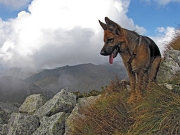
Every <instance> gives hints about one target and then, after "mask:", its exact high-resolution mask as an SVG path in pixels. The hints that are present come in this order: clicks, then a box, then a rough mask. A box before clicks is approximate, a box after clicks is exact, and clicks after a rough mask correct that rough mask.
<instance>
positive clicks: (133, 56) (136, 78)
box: [99, 17, 161, 103]
mask: <svg viewBox="0 0 180 135" xmlns="http://www.w3.org/2000/svg"><path fill="white" fill-rule="evenodd" d="M105 22H106V24H105V23H102V22H101V21H99V23H100V25H101V27H102V28H103V30H104V46H103V48H102V50H101V52H100V54H101V55H105V56H107V55H113V57H114V58H115V57H116V56H117V54H118V53H120V55H121V57H122V59H123V62H124V65H125V67H126V69H127V71H128V75H129V81H130V85H131V95H130V99H129V101H128V102H129V103H133V102H135V101H136V100H139V99H140V98H142V94H143V92H142V90H144V88H145V87H146V86H147V85H149V84H150V83H151V82H152V81H155V80H156V74H157V71H158V68H159V65H160V62H161V54H160V51H159V48H158V46H157V45H156V44H155V42H154V41H153V40H152V39H150V38H149V37H146V36H141V35H139V34H137V33H136V32H134V31H130V30H127V29H124V28H122V27H121V26H120V25H118V24H117V23H115V22H113V21H112V20H110V19H109V18H108V17H105ZM145 78H148V80H147V79H145ZM146 82H147V83H146ZM136 83H137V85H136Z"/></svg>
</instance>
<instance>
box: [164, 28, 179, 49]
mask: <svg viewBox="0 0 180 135" xmlns="http://www.w3.org/2000/svg"><path fill="white" fill-rule="evenodd" d="M167 49H173V50H180V28H178V29H177V30H176V35H175V36H174V38H173V39H172V41H171V42H170V43H168V45H167Z"/></svg>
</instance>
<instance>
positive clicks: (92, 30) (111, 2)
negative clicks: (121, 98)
mask: <svg viewBox="0 0 180 135" xmlns="http://www.w3.org/2000/svg"><path fill="white" fill-rule="evenodd" d="M179 13H180V0H0V35H1V36H0V64H1V65H3V66H4V67H22V68H27V67H30V68H38V69H39V68H54V67H58V66H64V65H76V64H81V63H93V64H100V63H105V62H107V61H108V58H107V57H102V56H101V55H100V54H99V52H100V50H101V48H102V46H103V30H102V28H101V27H100V25H99V23H98V20H99V19H100V20H101V21H104V17H105V16H108V17H109V18H110V19H112V20H113V21H115V22H117V23H118V24H120V25H121V26H122V27H124V28H126V29H129V30H136V31H137V32H138V33H139V34H142V35H146V36H150V38H152V39H153V40H154V41H155V42H156V44H157V45H158V46H159V48H160V50H161V52H162V53H163V49H164V48H165V43H167V42H169V41H170V40H171V39H172V37H173V35H174V33H175V29H176V28H177V27H178V25H180V15H179ZM116 59H117V60H119V59H120V58H116Z"/></svg>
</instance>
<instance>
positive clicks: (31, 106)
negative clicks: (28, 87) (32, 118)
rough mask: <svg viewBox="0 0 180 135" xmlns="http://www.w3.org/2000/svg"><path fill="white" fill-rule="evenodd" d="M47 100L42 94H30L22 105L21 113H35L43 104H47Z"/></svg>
mask: <svg viewBox="0 0 180 135" xmlns="http://www.w3.org/2000/svg"><path fill="white" fill-rule="evenodd" d="M45 102H46V100H45V98H44V96H42V95H41V94H33V95H30V96H28V97H27V98H26V99H25V101H24V103H23V104H22V105H21V106H20V108H19V112H20V113H27V114H33V113H34V112H35V111H37V110H38V109H39V108H40V107H41V106H43V105H44V104H45Z"/></svg>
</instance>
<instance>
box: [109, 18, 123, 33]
mask: <svg viewBox="0 0 180 135" xmlns="http://www.w3.org/2000/svg"><path fill="white" fill-rule="evenodd" d="M105 22H106V24H107V29H108V30H110V31H112V32H114V33H116V34H117V35H120V34H123V30H122V28H121V26H119V25H118V24H117V23H115V22H113V21H112V20H110V19H109V18H108V17H105Z"/></svg>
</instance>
